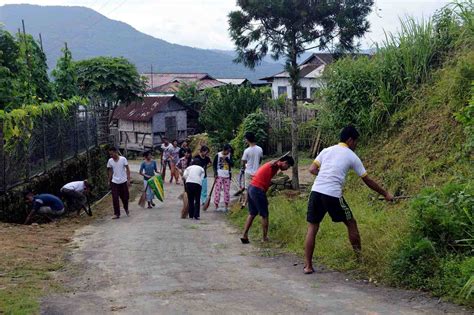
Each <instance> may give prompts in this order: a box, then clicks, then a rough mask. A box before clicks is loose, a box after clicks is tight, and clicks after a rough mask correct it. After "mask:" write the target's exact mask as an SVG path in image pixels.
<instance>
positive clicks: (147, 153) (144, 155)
mask: <svg viewBox="0 0 474 315" xmlns="http://www.w3.org/2000/svg"><path fill="white" fill-rule="evenodd" d="M148 155H151V152H150V151H145V152H143V157H147V156H148Z"/></svg>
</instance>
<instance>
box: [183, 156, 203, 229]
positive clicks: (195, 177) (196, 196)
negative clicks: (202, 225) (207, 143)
mask: <svg viewBox="0 0 474 315" xmlns="http://www.w3.org/2000/svg"><path fill="white" fill-rule="evenodd" d="M199 164H200V161H199V160H198V159H194V160H193V161H192V162H191V165H190V166H188V167H187V168H186V169H185V170H184V173H183V179H184V182H185V185H186V193H187V194H188V203H189V210H188V211H189V218H190V219H193V218H194V219H195V220H199V219H200V212H201V202H200V199H201V189H202V182H203V179H204V176H205V171H204V168H202V167H201V166H200V165H199Z"/></svg>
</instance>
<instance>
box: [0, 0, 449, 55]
mask: <svg viewBox="0 0 474 315" xmlns="http://www.w3.org/2000/svg"><path fill="white" fill-rule="evenodd" d="M25 2H27V3H31V4H40V5H77V6H86V7H89V8H92V9H94V10H97V11H98V12H100V13H102V14H103V15H105V16H107V17H109V18H111V19H115V20H120V21H123V22H125V23H128V24H130V25H132V26H133V27H134V28H136V29H138V30H139V31H142V32H144V33H147V34H149V35H152V36H154V37H158V38H161V39H164V40H166V41H169V42H171V43H176V44H181V45H187V46H193V47H199V48H215V49H232V48H233V44H232V41H231V40H230V38H229V35H228V31H227V29H228V25H227V14H228V13H229V12H230V11H232V10H234V9H235V8H236V6H235V2H236V1H235V0H200V1H198V0H63V1H59V0H22V1H9V0H0V4H7V3H25ZM446 3H448V0H394V1H392V0H376V4H375V7H374V9H375V10H374V12H373V13H372V14H371V15H370V18H369V20H370V22H371V25H372V28H371V32H370V33H368V34H367V35H366V36H365V39H364V40H363V41H362V44H363V46H370V45H372V44H373V43H374V42H380V41H381V40H382V39H383V38H384V30H386V31H389V32H394V31H396V30H397V27H398V25H399V17H403V16H405V15H412V16H414V17H416V18H422V17H423V16H424V17H428V16H430V15H432V14H433V12H434V11H435V10H437V9H439V8H441V7H442V6H443V5H445V4H446Z"/></svg>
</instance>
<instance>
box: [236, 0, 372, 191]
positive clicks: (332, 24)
mask: <svg viewBox="0 0 474 315" xmlns="http://www.w3.org/2000/svg"><path fill="white" fill-rule="evenodd" d="M373 3H374V1H373V0H339V1H334V0H238V1H237V5H238V6H239V7H240V10H237V11H233V12H231V13H230V14H229V32H230V36H231V38H232V40H233V41H234V43H235V46H236V51H237V58H236V59H235V61H236V62H240V63H243V64H244V65H246V66H247V67H249V68H254V67H255V66H256V65H258V64H259V63H260V62H261V61H262V59H263V58H264V57H265V56H266V55H267V54H268V53H270V54H271V56H272V57H273V58H274V59H279V58H280V57H284V58H285V59H286V70H287V71H288V73H289V76H290V84H291V91H292V93H291V95H292V98H291V101H292V111H291V112H292V115H291V116H292V117H291V119H292V124H291V140H292V155H293V157H294V158H295V166H294V167H293V178H292V182H293V188H295V189H298V188H299V178H298V125H297V121H296V113H297V96H296V90H297V88H298V87H299V86H300V78H299V68H298V63H297V59H298V57H299V56H300V55H301V54H302V53H303V52H305V51H307V50H309V49H316V48H317V49H327V48H329V47H334V48H335V50H336V51H337V52H344V51H352V50H353V49H354V48H355V46H356V45H355V43H354V39H356V38H360V37H362V36H363V35H364V33H365V32H367V30H368V29H369V23H368V21H367V15H368V14H369V13H370V12H371V8H372V5H373Z"/></svg>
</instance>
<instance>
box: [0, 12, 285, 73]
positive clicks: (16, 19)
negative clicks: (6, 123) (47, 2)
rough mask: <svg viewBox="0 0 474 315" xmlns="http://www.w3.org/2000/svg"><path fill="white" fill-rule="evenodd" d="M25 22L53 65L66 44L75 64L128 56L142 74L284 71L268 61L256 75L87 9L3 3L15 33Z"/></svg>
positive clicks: (1, 18)
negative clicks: (40, 38) (89, 60)
mask: <svg viewBox="0 0 474 315" xmlns="http://www.w3.org/2000/svg"><path fill="white" fill-rule="evenodd" d="M22 19H23V20H25V24H26V32H27V33H30V34H32V35H33V36H34V37H35V38H39V34H40V33H41V35H42V39H43V47H44V50H45V52H46V55H47V57H48V63H49V67H50V68H53V67H54V66H55V65H56V60H57V58H58V57H59V55H60V54H61V48H62V47H64V42H67V44H68V47H69V48H70V49H71V51H72V53H73V57H74V59H76V60H80V59H86V58H91V57H95V56H123V57H125V58H128V59H129V60H130V61H132V62H133V63H135V65H136V66H137V68H138V70H139V71H141V72H149V71H150V65H153V68H154V71H156V72H207V73H209V74H211V75H213V76H216V77H246V78H249V79H251V80H257V79H258V78H262V77H265V76H267V75H271V74H274V73H277V72H279V71H281V69H282V66H281V65H279V64H276V63H267V62H264V63H262V65H260V66H259V67H257V68H256V69H255V71H252V70H250V69H247V68H245V67H244V66H243V65H240V64H235V63H234V62H233V61H232V59H233V57H232V56H231V55H229V54H225V53H222V52H217V51H213V50H206V49H198V48H192V47H188V46H182V45H176V44H171V43H168V42H166V41H164V40H161V39H158V38H155V37H153V36H150V35H146V34H144V33H141V32H139V31H137V30H136V29H134V28H133V27H132V26H130V25H128V24H126V23H123V22H120V21H115V20H111V19H108V18H107V17H105V16H103V15H101V14H99V13H97V12H96V11H94V10H92V9H88V8H84V7H66V6H36V5H26V4H21V5H4V6H0V24H4V27H5V29H6V30H8V31H10V32H12V33H15V32H18V29H19V28H21V20H22Z"/></svg>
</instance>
